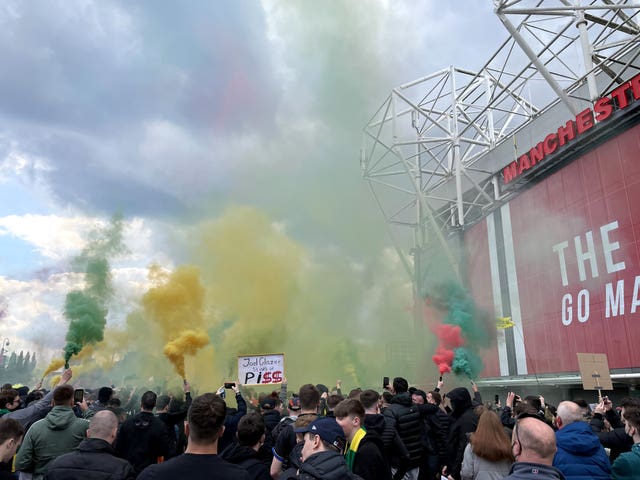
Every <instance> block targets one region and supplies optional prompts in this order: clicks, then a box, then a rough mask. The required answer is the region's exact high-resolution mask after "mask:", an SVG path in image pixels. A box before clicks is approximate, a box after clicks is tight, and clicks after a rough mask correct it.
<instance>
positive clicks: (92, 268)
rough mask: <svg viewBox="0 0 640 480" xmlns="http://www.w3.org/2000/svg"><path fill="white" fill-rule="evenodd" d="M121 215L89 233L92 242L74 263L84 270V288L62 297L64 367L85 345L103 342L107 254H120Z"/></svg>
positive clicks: (107, 293) (107, 289)
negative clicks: (64, 297)
mask: <svg viewBox="0 0 640 480" xmlns="http://www.w3.org/2000/svg"><path fill="white" fill-rule="evenodd" d="M122 228H123V223H122V218H121V217H120V216H114V217H113V218H112V220H111V224H110V225H109V226H108V227H106V228H104V229H99V230H96V231H94V232H92V234H91V241H90V242H89V244H88V245H87V247H86V248H85V249H84V250H83V252H82V254H81V255H80V256H78V257H77V258H76V259H75V260H74V263H75V264H76V266H77V268H78V269H80V270H83V271H84V273H85V282H86V287H85V288H84V290H75V291H72V292H69V293H68V294H67V297H66V299H65V304H64V316H65V317H66V318H67V319H68V320H69V330H68V331H67V336H66V341H67V344H66V345H65V347H64V349H63V352H64V361H65V368H68V367H69V360H70V359H71V357H72V356H73V355H77V354H78V353H80V351H81V350H82V348H83V347H84V346H85V345H90V344H94V343H97V342H100V341H102V338H103V336H104V327H105V325H106V323H107V313H108V310H107V308H106V304H107V301H108V300H109V298H110V296H111V291H112V289H111V272H110V270H109V261H108V260H107V256H111V255H115V254H117V253H121V252H122V251H123V250H124V246H123V244H122Z"/></svg>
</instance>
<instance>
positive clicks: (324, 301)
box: [74, 207, 413, 391]
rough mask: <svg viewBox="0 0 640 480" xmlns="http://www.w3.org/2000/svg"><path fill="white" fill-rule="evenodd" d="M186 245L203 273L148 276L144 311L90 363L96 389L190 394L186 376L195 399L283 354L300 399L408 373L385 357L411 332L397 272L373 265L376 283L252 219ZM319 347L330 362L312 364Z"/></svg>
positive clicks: (243, 210)
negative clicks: (306, 393)
mask: <svg viewBox="0 0 640 480" xmlns="http://www.w3.org/2000/svg"><path fill="white" fill-rule="evenodd" d="M186 233H187V234H186V235H185V237H187V238H189V239H190V240H193V242H194V244H193V245H192V251H191V253H192V257H191V260H192V262H193V265H183V266H179V267H177V268H175V269H174V270H173V271H170V270H169V269H167V268H166V266H164V265H163V266H160V265H151V266H150V268H149V288H148V290H147V292H146V293H145V294H144V295H143V297H142V299H141V301H140V308H139V309H138V310H134V311H132V312H130V313H129V315H127V318H126V322H125V324H124V325H122V327H121V328H122V329H121V330H116V329H114V328H113V327H109V328H107V329H106V330H105V338H104V340H103V342H101V343H100V344H96V345H94V346H92V347H91V348H89V349H88V350H87V352H83V353H82V354H81V356H80V359H81V360H82V371H84V372H86V373H88V372H90V374H91V375H90V376H88V378H90V379H91V382H88V384H89V383H92V384H93V383H94V382H96V381H98V380H95V379H97V378H99V375H100V374H101V373H103V375H102V377H101V378H102V379H104V381H105V382H106V381H107V380H109V381H110V380H113V383H116V384H119V383H120V382H124V383H129V384H136V385H141V384H144V385H146V386H147V387H149V388H152V389H155V388H156V387H159V388H162V389H165V388H166V389H173V390H174V391H180V384H181V379H180V377H184V376H185V375H186V372H188V375H187V378H188V380H189V381H190V382H191V384H192V385H193V386H194V388H197V389H198V390H199V391H207V390H209V391H211V390H212V389H214V388H216V387H218V386H219V385H220V384H221V382H222V381H223V380H225V379H227V380H233V379H235V378H236V375H237V372H236V368H237V356H238V355H251V354H265V353H279V352H284V353H285V367H286V368H285V370H286V372H285V374H286V376H287V378H288V380H289V383H290V385H291V387H292V388H297V387H298V386H299V385H301V384H302V383H307V382H311V383H325V384H331V383H333V382H334V381H335V380H336V379H338V378H341V379H343V380H344V381H345V388H352V387H355V386H363V387H364V386H376V385H377V384H378V383H379V380H378V377H380V376H382V375H384V374H389V372H390V371H392V370H395V371H399V370H398V369H399V368H401V367H399V366H398V365H397V362H396V363H393V364H390V362H386V358H385V351H386V349H385V348H386V345H387V344H388V343H390V342H393V341H394V340H396V339H401V338H408V337H410V336H411V329H412V324H413V319H412V318H411V316H410V313H407V311H406V309H405V308H404V307H405V306H406V305H407V304H410V302H411V285H410V283H409V282H408V281H407V280H406V278H405V277H404V272H403V271H402V269H401V267H399V263H395V264H394V263H393V261H389V258H387V257H380V258H376V259H372V260H371V262H373V263H374V264H376V265H375V266H374V267H371V271H369V270H366V269H363V268H362V267H360V266H359V265H358V264H357V262H355V261H352V260H350V258H349V256H348V255H346V254H345V253H344V252H340V251H339V250H328V251H320V252H319V251H318V250H311V249H307V248H305V247H303V246H302V245H301V244H299V243H297V242H296V241H295V240H294V239H293V238H292V237H291V236H289V235H287V234H286V232H285V230H284V228H283V227H282V226H281V225H279V224H276V223H275V222H274V221H273V220H272V219H271V218H269V217H268V216H267V215H266V214H265V213H264V212H261V211H259V210H257V209H254V208H249V207H231V208H228V209H227V210H226V211H224V212H223V214H222V215H221V216H220V217H219V218H218V219H216V220H215V221H211V222H208V223H205V224H201V225H198V226H197V228H194V229H193V230H191V231H187V232H186ZM367 268H368V267H367ZM374 271H375V272H376V275H375V276H379V277H380V278H381V279H382V281H381V283H379V284H376V283H374V275H373V273H372V272H374ZM375 281H376V282H377V281H379V280H377V279H376V280H375ZM405 284H406V285H407V286H405ZM188 332H191V333H188ZM407 332H408V333H407ZM346 339H353V340H346ZM310 345H313V351H314V352H323V362H321V363H317V362H309V361H308V358H309V354H310V350H309V348H310V347H309V346H310ZM185 355H186V358H185ZM372 358H374V359H376V365H375V366H373V367H372V366H371V364H370V360H371V359H372ZM171 367H173V368H171ZM174 369H175V370H176V371H177V372H178V374H179V376H178V375H176V374H174V373H173V370H174ZM110 370H111V371H110ZM185 370H186V372H185ZM100 371H101V372H100ZM74 374H75V369H74ZM132 375H133V376H134V377H135V378H132ZM74 376H76V375H74ZM408 376H410V374H408ZM151 377H153V378H154V380H149V379H150V378H151ZM104 384H110V383H104ZM265 388H266V387H265Z"/></svg>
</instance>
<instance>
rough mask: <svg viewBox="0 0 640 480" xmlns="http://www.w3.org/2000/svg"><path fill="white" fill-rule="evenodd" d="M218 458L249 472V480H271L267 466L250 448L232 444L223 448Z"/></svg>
mask: <svg viewBox="0 0 640 480" xmlns="http://www.w3.org/2000/svg"><path fill="white" fill-rule="evenodd" d="M220 457H222V458H223V459H224V460H226V461H227V462H229V463H234V464H236V465H238V466H240V467H242V468H244V469H245V470H246V471H247V472H249V477H250V478H251V480H271V475H270V474H269V465H267V463H265V462H264V461H262V460H261V459H260V455H259V453H258V452H256V451H255V450H254V449H253V448H251V447H247V446H246V445H239V444H237V443H234V444H231V445H229V446H228V447H227V448H225V449H224V451H223V452H222V453H221V454H220Z"/></svg>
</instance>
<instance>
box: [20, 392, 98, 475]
mask: <svg viewBox="0 0 640 480" xmlns="http://www.w3.org/2000/svg"><path fill="white" fill-rule="evenodd" d="M73 392H74V390H73V387H72V386H71V385H62V386H58V387H56V388H55V390H54V391H53V409H52V410H51V411H50V412H49V413H48V414H47V416H46V417H45V418H43V419H42V420H38V421H37V422H36V423H34V424H33V425H32V426H31V428H29V430H28V431H27V434H26V435H25V437H24V441H23V442H22V446H21V447H20V451H19V452H18V456H17V457H16V470H19V471H21V472H26V473H32V474H33V479H34V480H38V479H40V478H43V477H44V473H45V471H46V469H47V466H48V465H49V463H50V462H51V461H52V460H54V459H55V458H57V457H59V456H60V455H63V454H65V453H68V452H70V451H72V450H73V449H75V448H76V447H77V446H78V445H79V444H80V442H81V441H82V440H83V439H84V438H85V437H86V436H87V428H88V427H89V422H87V421H86V420H84V419H81V418H77V417H76V415H75V413H74V412H73V404H74V403H73Z"/></svg>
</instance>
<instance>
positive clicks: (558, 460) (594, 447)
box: [553, 421, 611, 480]
mask: <svg viewBox="0 0 640 480" xmlns="http://www.w3.org/2000/svg"><path fill="white" fill-rule="evenodd" d="M556 445H557V447H558V451H557V452H556V456H555V457H554V459H553V466H554V467H556V468H557V469H558V470H560V471H561V472H562V473H564V476H565V477H567V480H587V479H609V478H611V467H610V463H609V459H608V458H607V454H606V453H605V451H604V448H602V445H601V444H600V440H599V439H598V436H597V435H596V434H595V433H593V431H591V427H590V426H589V424H588V423H586V422H580V421H578V422H573V423H570V424H568V425H565V426H564V427H562V428H561V429H560V430H558V431H557V432H556Z"/></svg>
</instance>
